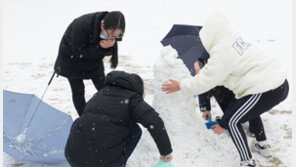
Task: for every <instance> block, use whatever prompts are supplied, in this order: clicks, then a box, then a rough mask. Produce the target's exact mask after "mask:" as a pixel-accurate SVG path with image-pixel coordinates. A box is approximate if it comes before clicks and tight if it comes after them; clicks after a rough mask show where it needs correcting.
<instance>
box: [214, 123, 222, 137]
mask: <svg viewBox="0 0 296 167" xmlns="http://www.w3.org/2000/svg"><path fill="white" fill-rule="evenodd" d="M212 128H214V129H213V131H214V133H216V134H218V135H220V134H222V133H224V131H225V129H224V128H222V127H221V126H220V125H219V124H216V125H213V126H212Z"/></svg>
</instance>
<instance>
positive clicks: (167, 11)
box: [3, 0, 293, 167]
mask: <svg viewBox="0 0 296 167" xmlns="http://www.w3.org/2000/svg"><path fill="white" fill-rule="evenodd" d="M3 4H4V8H3V15H4V17H3V24H4V27H3V37H4V40H3V41H4V43H3V44H4V45H3V49H4V50H3V65H4V68H3V89H6V90H11V91H16V92H23V93H32V94H36V95H37V96H38V97H41V95H42V94H43V91H44V90H45V88H46V85H47V83H48V81H49V79H50V76H51V75H52V73H53V65H54V62H55V60H56V56H57V52H58V47H59V43H60V40H61V37H62V35H63V33H64V31H65V29H66V27H67V26H68V24H69V23H70V22H71V21H72V20H73V19H74V18H76V17H78V16H80V15H83V14H85V13H90V12H95V11H103V10H120V11H122V12H123V13H124V14H125V17H126V24H127V26H126V33H125V34H124V38H123V41H122V42H120V44H119V55H120V57H119V67H118V68H117V70H125V71H127V72H133V73H137V74H139V75H140V76H141V77H142V78H143V79H144V81H145V100H146V101H147V102H148V103H150V104H151V105H152V104H153V106H154V107H155V108H156V110H157V111H158V112H159V113H160V116H161V117H162V118H163V120H164V122H165V124H166V129H167V131H168V132H169V136H170V138H171V140H172V143H173V150H174V152H173V156H174V159H173V161H172V164H173V166H174V167H176V166H177V167H180V166H181V167H183V166H186V167H187V166H188V167H189V166H190V167H191V166H192V167H193V166H208V167H212V166H213V167H214V166H219V167H224V166H238V164H239V157H238V154H237V151H236V150H235V147H234V145H233V143H232V142H231V139H230V138H229V137H227V135H220V136H218V135H214V134H213V133H212V132H211V131H210V130H207V129H206V128H205V125H204V122H205V121H204V120H203V119H202V118H201V114H200V112H199V109H198V106H197V102H196V101H193V100H192V99H190V98H188V97H186V96H184V95H182V94H181V93H177V94H171V95H165V94H164V93H163V92H161V91H160V89H159V88H160V85H159V84H160V83H161V82H162V81H165V80H168V79H169V78H175V79H181V78H183V77H189V72H188V71H186V70H185V69H184V66H183V67H182V63H181V62H180V61H178V60H176V59H172V57H171V58H170V57H166V55H169V54H174V53H172V52H170V51H169V50H166V51H164V52H165V53H166V54H165V53H164V52H163V53H162V54H161V50H162V48H163V47H162V45H161V44H160V42H159V41H160V40H161V39H162V38H163V37H164V36H165V35H166V34H167V32H168V31H169V30H170V28H171V27H172V25H173V24H193V25H202V23H203V22H204V21H205V19H206V18H207V17H208V16H209V15H210V14H212V13H214V12H216V11H220V12H223V13H225V14H226V15H227V16H228V17H229V20H231V22H232V25H233V26H234V27H235V29H237V30H239V31H240V32H241V33H242V34H243V35H244V36H245V37H248V38H249V39H250V40H251V41H252V42H254V43H256V44H257V45H259V46H260V47H261V49H263V50H264V51H265V52H266V53H267V54H268V55H270V56H272V57H276V58H278V59H279V63H283V64H284V65H285V66H286V67H287V69H288V71H289V72H288V81H289V83H290V86H291V87H292V85H293V84H292V35H291V34H292V8H291V4H292V0H286V1H270V0H260V1H257V0H249V1H245V0H224V1H221V0H199V1H197V0H183V1H172V0H161V1H158V0H141V1H138V0H129V1H122V0H108V1H102V0H88V1H84V0H75V1H72V0H63V1H61V0H50V1H40V0H26V1H18V0H4V2H3ZM160 59H164V60H167V61H166V63H164V62H162V61H160ZM155 62H156V64H155V66H154V67H155V68H154V69H153V64H154V63H155ZM161 63H163V64H161ZM162 66H163V67H162ZM109 67H110V64H109V61H106V63H105V68H106V70H105V72H106V73H108V72H109V71H110V70H111V69H110V68H109ZM164 67H166V68H164ZM178 69H179V70H180V71H178ZM159 70H161V71H162V73H155V72H157V71H159ZM153 72H154V73H153ZM154 74H155V75H154ZM168 77H169V78H168ZM85 84H86V91H85V92H86V100H88V99H89V98H90V97H92V96H93V94H94V93H95V92H96V89H95V87H94V86H93V83H92V82H91V81H89V80H87V81H85ZM291 93H292V92H291ZM154 95H155V96H154ZM162 96H166V97H167V99H166V100H165V101H163V102H162V103H156V101H157V98H161V97H162ZM153 98H155V99H153ZM184 99H186V100H184ZM44 101H45V102H47V103H48V104H50V105H52V106H54V107H56V108H58V109H60V110H61V111H64V112H66V113H68V114H71V116H72V118H73V119H75V118H77V117H78V115H77V113H76V111H75V109H74V106H73V104H72V99H71V90H70V86H69V83H68V81H67V80H66V79H65V78H63V77H58V78H54V80H53V82H52V84H51V85H50V87H49V89H48V92H47V93H46V95H45V97H44ZM123 102H124V103H125V101H123ZM212 105H213V106H212V110H213V114H214V115H215V116H216V115H221V111H220V109H219V108H218V107H217V106H218V105H217V103H216V102H215V101H214V100H213V101H212ZM194 107H195V108H194ZM273 110H274V111H272V112H270V113H266V114H263V115H262V119H263V121H264V124H265V129H266V133H267V136H268V140H269V142H270V144H271V146H272V148H271V149H272V153H273V157H272V158H269V159H266V158H263V157H260V155H258V154H255V153H254V154H253V156H254V157H255V159H256V160H257V161H258V162H259V163H260V165H261V166H279V167H290V166H292V162H291V161H292V156H291V154H292V144H291V142H292V140H291V125H292V124H291V123H292V117H291V115H292V114H291V110H292V94H290V95H289V96H288V98H287V99H286V100H285V101H284V102H283V103H281V104H279V105H278V106H276V107H275V108H274V109H273ZM245 126H247V125H245ZM249 139H250V138H249ZM250 141H251V140H249V142H250ZM158 158H159V153H158V151H157V149H156V145H155V144H154V142H153V139H152V138H151V137H150V135H149V133H148V131H147V130H146V129H143V136H142V139H141V141H140V142H139V145H138V147H137V148H136V150H135V152H134V153H133V155H132V156H131V158H130V159H129V161H128V165H127V166H128V167H139V166H141V167H146V166H147V167H148V166H150V165H152V164H154V163H156V162H157V161H158ZM3 165H4V167H14V166H22V167H40V166H41V167H43V166H52V167H68V165H67V164H59V165H45V164H37V163H28V162H16V161H15V160H14V159H13V158H12V157H10V156H9V155H7V154H5V153H4V164H3Z"/></svg>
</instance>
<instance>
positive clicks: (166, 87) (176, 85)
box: [161, 79, 181, 94]
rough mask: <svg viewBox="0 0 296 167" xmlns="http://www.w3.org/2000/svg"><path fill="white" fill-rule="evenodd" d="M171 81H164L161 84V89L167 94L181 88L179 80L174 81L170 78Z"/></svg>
mask: <svg viewBox="0 0 296 167" xmlns="http://www.w3.org/2000/svg"><path fill="white" fill-rule="evenodd" d="M169 81H170V82H171V83H166V82H165V83H164V84H162V87H161V89H162V90H163V91H164V92H166V93H167V94H169V93H172V92H177V91H179V90H180V89H181V88H180V82H178V81H175V80H172V79H170V80H169Z"/></svg>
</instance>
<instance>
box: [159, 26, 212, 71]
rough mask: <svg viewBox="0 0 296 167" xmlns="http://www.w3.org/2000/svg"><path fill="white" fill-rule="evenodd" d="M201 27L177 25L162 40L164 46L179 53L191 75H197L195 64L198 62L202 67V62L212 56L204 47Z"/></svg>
mask: <svg viewBox="0 0 296 167" xmlns="http://www.w3.org/2000/svg"><path fill="white" fill-rule="evenodd" d="M201 28H202V27H201V26H194V25H181V24H175V25H173V27H172V28H171V30H170V31H169V33H168V34H167V35H166V36H165V37H164V38H163V39H162V40H161V44H162V45H163V46H168V45H171V46H172V47H173V48H174V49H176V51H177V52H178V55H179V58H180V59H182V60H183V62H184V64H185V65H186V67H187V68H188V69H189V71H190V73H191V75H193V76H194V75H195V70H194V63H195V62H196V61H197V62H198V63H199V65H200V66H201V67H203V66H204V64H203V62H202V61H201V60H207V59H208V58H209V57H210V56H209V54H208V52H207V51H206V50H205V48H204V47H203V45H202V43H201V40H200V37H199V31H200V30H201Z"/></svg>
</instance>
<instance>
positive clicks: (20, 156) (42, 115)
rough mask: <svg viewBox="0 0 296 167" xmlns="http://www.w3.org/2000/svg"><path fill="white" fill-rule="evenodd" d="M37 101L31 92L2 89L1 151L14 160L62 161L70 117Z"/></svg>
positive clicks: (48, 162)
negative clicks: (24, 92)
mask: <svg viewBox="0 0 296 167" xmlns="http://www.w3.org/2000/svg"><path fill="white" fill-rule="evenodd" d="M39 102H40V99H39V98H37V97H36V96H35V95H32V94H22V93H15V92H10V91H5V90H4V91H3V117H4V119H3V147H4V152H6V153H8V154H9V155H11V156H12V157H14V158H15V159H16V160H17V161H33V162H41V163H47V164H53V163H62V162H65V161H66V159H65V157H64V148H65V145H66V141H67V138H68V135H69V132H70V128H71V125H72V123H73V121H72V119H71V116H70V115H68V114H66V113H63V112H61V111H59V110H57V109H55V108H53V107H51V106H49V105H48V104H46V103H44V102H43V101H41V103H40V104H39ZM38 104H39V107H38V109H37V106H38ZM36 109H37V110H36Z"/></svg>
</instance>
